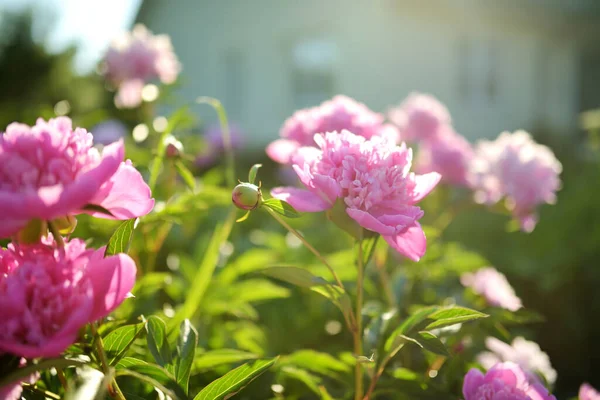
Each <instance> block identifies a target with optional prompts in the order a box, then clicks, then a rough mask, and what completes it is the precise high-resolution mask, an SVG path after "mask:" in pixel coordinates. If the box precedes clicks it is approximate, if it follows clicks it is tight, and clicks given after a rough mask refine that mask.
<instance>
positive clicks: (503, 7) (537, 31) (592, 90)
mask: <svg viewBox="0 0 600 400" xmlns="http://www.w3.org/2000/svg"><path fill="white" fill-rule="evenodd" d="M136 22H139V23H143V24H145V25H146V26H147V27H148V28H149V29H150V30H151V31H153V32H155V33H166V34H169V35H170V36H171V40H172V42H173V46H174V48H175V52H176V53H177V55H178V57H179V59H180V61H181V63H182V65H183V74H182V75H183V76H182V78H181V79H180V81H179V84H178V86H177V87H176V88H175V89H174V92H173V94H172V95H173V96H174V98H176V99H178V100H177V101H178V102H179V103H185V102H189V101H192V100H194V99H195V98H196V97H197V96H200V95H202V96H212V97H215V98H218V99H220V100H221V101H222V102H223V104H224V106H225V108H226V109H227V112H228V114H229V117H230V120H232V121H234V122H235V123H237V125H238V126H239V127H240V131H241V134H240V135H242V136H243V139H244V143H245V145H244V152H243V153H241V154H239V155H240V157H241V159H242V160H248V162H247V163H245V162H241V163H240V164H241V165H242V167H240V170H242V171H243V170H247V167H248V166H249V165H251V164H252V163H255V162H261V161H262V162H264V163H265V164H266V168H265V169H266V170H267V171H268V170H269V167H271V168H270V170H274V168H273V164H272V163H270V162H269V160H267V159H266V157H265V155H264V151H263V149H264V145H265V144H267V143H268V142H270V141H272V140H274V139H275V138H276V137H277V136H278V131H279V128H280V126H281V125H282V123H283V121H284V120H285V119H286V118H287V117H289V116H290V115H291V114H292V113H293V111H294V110H296V109H298V108H303V107H308V106H314V105H317V104H319V103H321V102H322V101H324V100H327V99H329V98H331V97H332V96H334V95H336V94H345V95H348V96H351V97H353V98H355V99H356V100H358V101H360V102H364V103H365V104H367V105H368V106H369V107H370V108H371V109H373V110H376V111H380V112H384V111H386V110H387V109H388V108H389V107H390V106H393V105H397V104H398V103H399V102H400V101H402V100H403V99H404V98H405V97H406V96H407V95H408V94H409V93H410V92H411V91H420V92H428V93H431V94H433V95H435V96H436V97H438V98H439V99H440V100H441V101H442V102H444V103H445V104H446V105H447V107H448V108H449V110H450V112H451V113H452V118H453V121H454V126H455V127H456V129H457V131H458V132H460V133H462V134H463V135H464V136H466V137H467V138H468V139H469V140H470V141H471V142H475V141H476V140H477V139H481V138H493V137H495V136H497V135H498V133H500V132H501V131H504V130H511V131H512V130H516V129H526V130H529V131H530V132H532V133H533V135H534V137H535V139H536V141H538V142H540V143H544V144H547V145H549V146H550V147H551V148H552V149H553V151H554V152H555V154H556V155H557V157H558V158H559V160H561V162H562V163H563V167H564V172H563V174H562V180H563V189H562V190H561V191H560V192H559V194H558V203H557V205H555V206H545V207H543V208H542V209H541V216H540V223H539V224H538V226H537V228H536V229H535V231H534V232H533V233H532V234H523V233H511V234H506V232H505V227H504V224H505V223H506V220H505V219H504V218H503V217H501V216H498V215H494V214H491V213H488V212H485V211H483V210H475V211H469V212H466V213H463V214H461V215H460V216H459V217H458V218H457V219H456V220H454V221H453V222H452V224H451V225H450V226H449V228H448V229H447V230H446V231H445V233H444V235H445V236H446V237H447V239H449V240H455V241H458V242H460V243H462V244H463V245H464V246H466V247H467V248H469V249H471V250H473V251H477V252H480V253H481V254H482V255H484V256H485V258H487V259H488V260H489V261H490V262H491V263H492V264H493V265H494V266H495V267H497V268H498V269H499V270H501V271H503V272H504V273H506V274H507V275H508V278H509V281H510V282H511V283H512V284H513V285H514V286H515V289H516V292H517V294H518V295H519V296H520V297H521V298H522V299H523V302H524V304H525V305H526V306H527V307H529V308H532V309H535V310H538V311H539V312H540V313H542V314H543V315H545V316H546V318H547V321H546V322H544V323H541V324H537V325H535V326H534V328H533V329H534V335H533V336H532V339H534V340H536V341H537V342H538V343H539V344H540V346H541V348H542V349H543V350H545V351H546V352H548V354H549V355H550V358H551V360H552V363H553V366H554V367H555V368H556V369H557V371H558V376H559V378H558V382H557V390H556V393H557V394H558V396H559V398H563V397H564V396H567V395H572V394H574V393H575V392H576V390H577V388H578V387H579V384H580V383H581V382H582V381H588V382H590V383H592V384H593V385H595V386H596V387H600V341H598V340H597V338H598V337H600V318H599V316H600V294H599V293H600V292H599V291H598V287H599V286H600V153H599V151H598V149H596V148H595V147H594V146H593V141H592V140H590V139H591V138H593V137H590V130H591V131H593V129H592V128H594V126H593V124H592V126H589V124H588V125H585V126H582V118H581V116H582V113H583V112H586V111H589V110H593V109H595V108H598V107H600V1H598V0H430V1H427V2H423V1H418V0H378V1H371V2H362V1H349V0H328V1H326V2H323V1H316V0H305V1H303V2H283V1H275V0H254V1H252V2H250V1H235V0H222V1H218V2H209V1H197V0H177V1H170V2H168V1H158V0H147V1H141V0H103V1H94V0H0V131H1V130H3V129H4V127H5V126H6V125H7V124H8V123H10V122H12V121H21V122H27V123H31V122H33V121H34V120H35V118H36V117H38V116H43V117H51V116H54V115H65V114H67V115H70V116H71V117H73V118H74V119H76V120H77V122H78V125H80V126H84V127H86V128H91V127H93V126H94V125H96V124H97V123H99V122H102V121H105V120H107V119H109V118H114V117H115V116H118V118H119V119H121V120H123V121H124V122H125V123H126V125H127V126H128V128H129V129H130V130H131V129H133V127H134V126H136V121H138V120H139V118H138V116H137V115H136V114H135V113H133V112H125V113H123V112H120V111H119V112H118V111H117V110H116V108H115V106H114V104H113V102H112V94H111V93H108V92H107V91H106V90H105V88H104V83H103V80H102V79H101V77H100V76H99V75H98V73H97V64H98V62H99V61H100V60H101V58H102V56H103V54H104V51H105V50H106V48H107V47H108V45H109V43H110V41H111V40H112V38H113V37H114V36H115V35H117V34H118V33H120V32H121V31H122V30H127V29H129V28H130V27H131V26H132V25H133V24H134V23H136ZM166 103H167V106H165V107H166V108H165V110H166V109H167V108H169V106H168V104H169V102H168V101H167V102H166ZM172 103H173V107H171V108H174V104H175V103H176V102H175V101H173V102H172ZM198 112H199V115H200V118H201V120H202V122H203V123H204V122H205V123H207V124H208V123H212V122H215V121H216V119H215V117H214V115H213V114H212V113H211V110H210V109H206V110H199V111H198ZM585 115H590V114H585ZM587 120H589V119H585V118H584V119H583V121H584V122H585V121H587ZM583 128H589V129H583ZM593 133H594V132H592V134H593ZM596 134H597V132H596ZM240 176H243V175H242V173H240ZM263 180H265V181H271V182H275V181H276V177H275V176H273V177H271V178H269V177H268V176H265V178H264V179H263ZM561 394H562V396H561Z"/></svg>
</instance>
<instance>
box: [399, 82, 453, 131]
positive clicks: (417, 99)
mask: <svg viewBox="0 0 600 400" xmlns="http://www.w3.org/2000/svg"><path fill="white" fill-rule="evenodd" d="M388 118H389V119H390V121H392V122H393V123H394V124H395V125H396V126H398V128H400V137H401V138H402V140H406V141H408V142H421V141H426V140H429V139H433V138H435V137H436V136H438V135H439V134H443V131H442V128H444V127H445V126H448V125H450V124H451V123H452V118H451V117H450V112H449V111H448V109H447V108H446V106H444V105H443V104H442V103H440V102H439V101H438V100H437V99H436V98H435V97H433V96H431V95H429V94H423V93H416V92H413V93H411V94H410V95H409V96H408V97H407V98H406V99H405V100H404V101H403V102H402V103H401V104H400V105H399V106H398V107H396V108H393V109H391V110H390V111H389V112H388Z"/></svg>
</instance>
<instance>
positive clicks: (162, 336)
mask: <svg viewBox="0 0 600 400" xmlns="http://www.w3.org/2000/svg"><path fill="white" fill-rule="evenodd" d="M146 331H147V332H148V338H147V339H146V340H147V342H148V349H149V350H150V354H152V357H154V359H155V360H156V362H157V363H158V364H159V365H160V366H162V367H164V366H165V365H167V364H169V363H170V362H171V351H170V349H169V343H168V342H167V326H166V324H165V322H164V321H163V320H162V319H160V318H158V317H157V316H155V315H151V316H150V317H148V321H147V323H146Z"/></svg>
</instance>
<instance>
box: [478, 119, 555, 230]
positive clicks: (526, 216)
mask: <svg viewBox="0 0 600 400" xmlns="http://www.w3.org/2000/svg"><path fill="white" fill-rule="evenodd" d="M561 171H562V165H561V164H560V162H559V161H558V160H557V159H556V157H555V156H554V154H553V153H552V150H550V149H549V148H548V147H546V146H543V145H540V144H537V143H536V142H534V141H533V139H532V138H531V136H530V135H529V134H528V133H527V132H525V131H517V132H515V133H509V132H503V133H501V134H500V136H499V137H498V138H497V139H496V140H495V141H493V142H491V141H482V142H480V143H479V144H478V145H477V148H476V150H475V158H474V160H473V162H472V163H471V168H470V177H469V180H470V184H471V186H472V187H473V189H474V190H475V201H476V202H478V203H481V204H488V205H491V204H494V203H497V202H498V201H500V200H501V199H502V198H506V205H507V207H508V209H509V210H510V211H511V212H512V214H513V216H514V217H515V218H517V219H519V221H520V223H521V229H522V230H523V231H525V232H531V231H532V230H533V229H534V228H535V225H536V223H537V215H536V211H535V210H536V208H537V206H538V205H540V204H542V203H548V204H554V203H555V202H556V191H557V190H558V189H559V188H560V178H559V175H560V173H561Z"/></svg>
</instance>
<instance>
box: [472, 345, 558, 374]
mask: <svg viewBox="0 0 600 400" xmlns="http://www.w3.org/2000/svg"><path fill="white" fill-rule="evenodd" d="M485 345H486V346H487V348H488V349H489V350H490V351H489V352H484V353H481V354H479V355H478V356H477V361H478V362H479V363H480V364H481V366H482V367H483V368H485V369H490V368H492V367H493V366H494V365H495V364H497V363H499V362H504V361H512V362H514V363H516V364H518V365H519V366H520V367H521V368H522V369H523V370H524V371H525V372H526V373H527V374H528V376H529V377H530V378H531V379H530V380H531V381H539V377H538V376H537V374H540V375H542V376H543V377H544V379H545V380H546V382H548V383H549V384H551V385H552V384H554V382H555V381H556V370H554V368H552V365H551V364H550V358H549V357H548V354H546V353H544V352H543V351H542V349H540V346H539V345H538V344H537V343H535V342H532V341H529V340H525V338H523V337H520V336H519V337H516V338H515V339H514V340H513V341H512V344H508V343H504V342H503V341H501V340H499V339H496V338H494V337H488V338H487V339H486V340H485Z"/></svg>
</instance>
